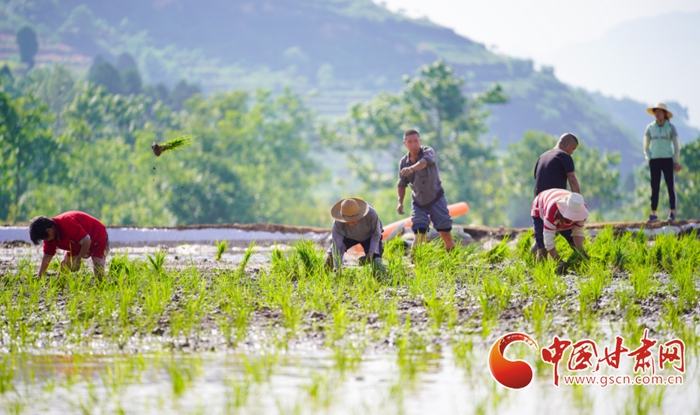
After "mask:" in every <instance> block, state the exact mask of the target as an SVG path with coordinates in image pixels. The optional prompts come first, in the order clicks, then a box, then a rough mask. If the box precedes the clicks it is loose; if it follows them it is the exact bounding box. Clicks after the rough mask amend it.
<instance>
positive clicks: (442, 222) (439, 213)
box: [411, 195, 452, 233]
mask: <svg viewBox="0 0 700 415" xmlns="http://www.w3.org/2000/svg"><path fill="white" fill-rule="evenodd" d="M411 221H412V222H413V225H411V229H413V232H414V233H426V232H428V228H430V222H432V223H433V226H434V227H435V230H437V231H438V232H450V231H452V216H450V211H449V210H448V209H447V199H445V196H444V195H443V196H442V197H440V198H439V199H438V200H436V201H435V203H433V204H432V205H431V206H430V207H427V208H423V207H420V206H418V205H416V204H415V203H413V210H412V211H411Z"/></svg>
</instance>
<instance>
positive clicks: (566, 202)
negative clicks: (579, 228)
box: [557, 193, 588, 222]
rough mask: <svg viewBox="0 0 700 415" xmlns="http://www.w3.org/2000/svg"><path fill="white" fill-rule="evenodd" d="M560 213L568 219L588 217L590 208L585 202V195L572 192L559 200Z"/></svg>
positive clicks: (575, 219) (578, 219) (576, 220)
mask: <svg viewBox="0 0 700 415" xmlns="http://www.w3.org/2000/svg"><path fill="white" fill-rule="evenodd" d="M557 207H558V208H559V213H561V215H562V216H563V217H565V218H566V219H568V220H571V221H574V222H578V221H581V220H584V219H586V218H587V217H588V209H587V208H586V205H585V204H584V203H583V196H581V195H580V194H578V193H572V194H570V195H569V196H565V197H563V198H561V199H560V200H558V201H557Z"/></svg>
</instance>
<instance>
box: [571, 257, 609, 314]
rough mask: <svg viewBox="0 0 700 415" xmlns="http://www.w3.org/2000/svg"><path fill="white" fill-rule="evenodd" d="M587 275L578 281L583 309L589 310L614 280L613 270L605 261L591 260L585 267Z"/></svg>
mask: <svg viewBox="0 0 700 415" xmlns="http://www.w3.org/2000/svg"><path fill="white" fill-rule="evenodd" d="M585 274H586V277H584V278H581V279H579V280H578V281H577V284H578V289H579V301H580V303H581V311H589V310H590V308H591V307H592V306H593V305H594V304H595V303H597V301H598V300H599V299H600V297H601V296H602V295H603V290H604V289H605V288H606V287H607V286H608V285H610V283H611V282H612V271H611V270H610V269H608V268H607V266H606V265H605V264H604V263H601V262H596V261H590V262H588V263H587V264H586V267H585Z"/></svg>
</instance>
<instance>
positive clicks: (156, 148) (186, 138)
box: [151, 135, 194, 157]
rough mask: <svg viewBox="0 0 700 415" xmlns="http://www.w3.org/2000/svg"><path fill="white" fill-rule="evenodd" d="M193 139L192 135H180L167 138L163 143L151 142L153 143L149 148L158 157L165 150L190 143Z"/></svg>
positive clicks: (178, 147) (175, 148)
mask: <svg viewBox="0 0 700 415" xmlns="http://www.w3.org/2000/svg"><path fill="white" fill-rule="evenodd" d="M193 139H194V136H193V135H182V136H180V137H177V138H173V139H172V140H168V141H166V142H165V143H163V144H159V143H156V142H153V144H151V150H153V154H155V155H156V157H159V156H160V155H161V154H163V153H164V152H166V151H172V150H177V149H181V148H183V147H187V146H190V145H192V144H193V141H192V140H193Z"/></svg>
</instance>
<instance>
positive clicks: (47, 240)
mask: <svg viewBox="0 0 700 415" xmlns="http://www.w3.org/2000/svg"><path fill="white" fill-rule="evenodd" d="M29 237H30V239H31V240H32V242H33V243H34V245H39V241H44V257H43V258H42V260H41V266H40V267H39V274H38V275H39V276H40V277H41V276H42V275H44V273H45V272H46V270H47V269H48V268H49V264H50V263H51V260H52V259H53V257H54V255H56V249H61V250H64V251H66V255H65V257H64V258H63V261H62V262H61V271H62V272H65V271H77V270H78V269H80V265H81V263H82V260H83V258H92V265H93V268H94V270H95V275H96V276H98V277H102V275H104V267H105V256H106V254H107V253H108V252H109V237H108V235H107V228H105V225H103V224H102V222H100V221H99V220H97V219H95V218H93V217H92V216H90V215H88V214H87V213H84V212H78V211H72V212H65V213H62V214H60V215H58V216H56V217H53V218H47V217H46V216H37V217H35V218H34V219H32V220H31V222H30V223H29Z"/></svg>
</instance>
